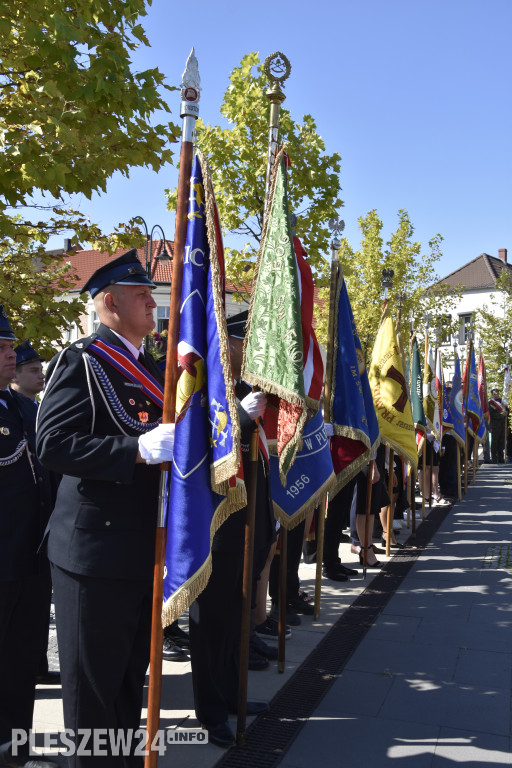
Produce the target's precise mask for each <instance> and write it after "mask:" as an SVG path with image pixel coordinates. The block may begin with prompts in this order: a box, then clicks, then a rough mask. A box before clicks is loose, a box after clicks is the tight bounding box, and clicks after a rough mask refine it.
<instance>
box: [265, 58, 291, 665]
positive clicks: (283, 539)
mask: <svg viewBox="0 0 512 768" xmlns="http://www.w3.org/2000/svg"><path fill="white" fill-rule="evenodd" d="M263 69H264V71H265V74H266V75H267V78H268V80H269V83H270V88H269V89H268V90H267V92H266V93H265V96H266V97H267V100H268V102H269V104H270V113H269V121H268V150H267V174H266V181H265V206H264V211H263V225H264V223H265V219H266V218H267V216H268V214H269V210H268V206H269V200H270V190H271V186H272V173H273V170H274V160H275V158H276V155H277V152H278V144H279V114H280V111H281V104H282V103H283V101H284V100H285V99H286V96H285V94H284V93H283V91H282V90H281V87H284V81H285V80H287V79H288V77H289V75H290V72H291V65H290V62H289V61H288V59H287V57H286V56H285V55H284V53H281V52H280V51H276V52H275V53H272V54H270V56H267V58H266V59H265V61H264V63H263ZM262 229H263V227H262ZM279 542H280V548H279V550H280V551H279V622H278V626H279V629H278V633H279V639H278V651H277V652H278V657H277V671H278V672H281V673H282V672H284V662H285V632H286V602H287V600H286V568H287V554H288V531H287V529H286V528H285V527H284V525H282V526H281V527H280V529H279Z"/></svg>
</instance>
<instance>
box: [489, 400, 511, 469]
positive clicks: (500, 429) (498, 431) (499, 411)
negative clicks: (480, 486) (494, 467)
mask: <svg viewBox="0 0 512 768" xmlns="http://www.w3.org/2000/svg"><path fill="white" fill-rule="evenodd" d="M491 395H492V397H491V398H490V399H489V413H490V415H491V457H492V462H493V464H503V463H504V461H505V459H504V451H505V422H506V419H507V409H506V408H505V406H504V405H503V403H502V402H501V397H500V391H499V389H492V390H491Z"/></svg>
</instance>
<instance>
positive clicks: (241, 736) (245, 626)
mask: <svg viewBox="0 0 512 768" xmlns="http://www.w3.org/2000/svg"><path fill="white" fill-rule="evenodd" d="M258 429H259V427H258V426H257V427H256V429H255V430H254V431H253V433H252V434H251V442H250V446H249V472H248V477H247V478H246V483H247V488H248V493H247V497H248V498H247V507H246V513H245V539H244V566H243V582H242V625H241V631H240V666H239V680H238V707H237V721H236V743H237V744H238V746H239V747H240V746H243V745H244V744H245V720H246V715H247V682H248V681H247V677H248V671H249V638H250V634H251V598H252V569H253V554H254V521H255V519H256V489H257V483H258V459H259V456H258V452H259V435H258Z"/></svg>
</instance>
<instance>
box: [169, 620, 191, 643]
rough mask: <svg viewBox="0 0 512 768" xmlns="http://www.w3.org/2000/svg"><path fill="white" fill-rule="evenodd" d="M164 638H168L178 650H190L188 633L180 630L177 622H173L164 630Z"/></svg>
mask: <svg viewBox="0 0 512 768" xmlns="http://www.w3.org/2000/svg"><path fill="white" fill-rule="evenodd" d="M164 637H168V638H169V639H170V640H172V641H173V643H174V644H175V645H177V646H178V648H190V637H189V636H188V632H185V630H184V629H182V628H181V627H180V626H179V624H178V622H177V621H174V622H173V623H172V624H170V625H169V626H168V627H166V628H165V629H164Z"/></svg>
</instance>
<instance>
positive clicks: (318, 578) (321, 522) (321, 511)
mask: <svg viewBox="0 0 512 768" xmlns="http://www.w3.org/2000/svg"><path fill="white" fill-rule="evenodd" d="M329 224H330V225H331V228H332V230H333V231H334V233H335V232H336V231H337V227H339V226H340V225H339V223H338V222H337V221H335V220H334V219H331V221H330V222H329ZM339 247H340V242H339V240H338V239H337V237H336V236H335V237H334V238H333V240H332V241H331V280H330V291H329V316H328V326H327V360H326V366H325V381H324V421H326V422H327V423H328V424H332V412H331V398H332V368H333V351H334V320H335V317H336V294H337V290H338V274H339V271H340V263H339V261H338V258H337V252H338V250H339ZM328 508H329V495H328V494H326V495H325V497H324V496H323V495H322V497H321V499H320V504H319V505H318V526H317V544H316V575H315V607H314V611H315V612H314V614H313V619H314V620H315V621H316V620H317V619H318V617H319V615H320V597H321V590H322V564H323V558H324V532H325V517H326V515H327V513H328V512H327V511H328Z"/></svg>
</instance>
